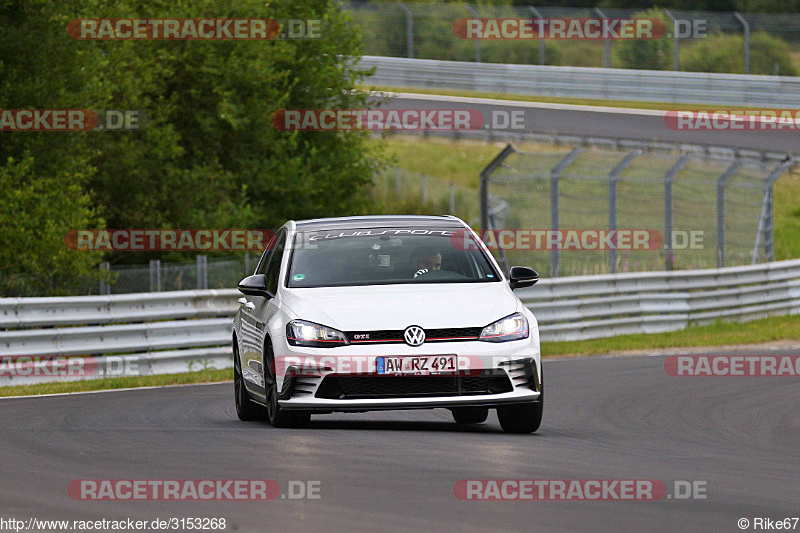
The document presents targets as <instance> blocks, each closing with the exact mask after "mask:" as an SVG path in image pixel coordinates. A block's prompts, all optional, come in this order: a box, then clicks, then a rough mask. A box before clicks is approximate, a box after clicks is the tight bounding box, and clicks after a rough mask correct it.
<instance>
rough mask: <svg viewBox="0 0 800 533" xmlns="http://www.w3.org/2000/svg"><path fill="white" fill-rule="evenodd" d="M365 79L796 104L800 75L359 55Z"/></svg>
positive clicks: (644, 98)
mask: <svg viewBox="0 0 800 533" xmlns="http://www.w3.org/2000/svg"><path fill="white" fill-rule="evenodd" d="M361 65H362V66H365V67H375V69H376V70H375V74H374V75H373V76H372V77H371V78H370V80H369V81H370V83H372V84H375V85H379V86H388V87H413V88H425V87H428V88H435V89H453V90H466V91H477V92H489V93H497V92H501V93H508V94H521V95H532V96H555V97H561V98H602V99H607V100H628V101H640V102H672V103H693V104H711V105H715V106H723V105H725V106H745V107H776V108H781V109H783V108H800V77H791V76H755V75H746V74H710V73H701V72H667V71H656V70H627V69H612V68H587V67H555V66H541V65H508V64H494V63H470V62H466V61H438V60H431V59H407V58H401V57H383V56H364V57H363V58H362V61H361Z"/></svg>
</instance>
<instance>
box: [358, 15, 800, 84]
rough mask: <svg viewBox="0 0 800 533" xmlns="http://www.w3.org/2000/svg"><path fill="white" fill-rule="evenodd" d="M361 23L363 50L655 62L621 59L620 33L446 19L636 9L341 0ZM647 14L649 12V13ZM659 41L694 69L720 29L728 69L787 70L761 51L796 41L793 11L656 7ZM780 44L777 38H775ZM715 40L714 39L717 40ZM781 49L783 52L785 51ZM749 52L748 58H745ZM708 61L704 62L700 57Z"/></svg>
mask: <svg viewBox="0 0 800 533" xmlns="http://www.w3.org/2000/svg"><path fill="white" fill-rule="evenodd" d="M343 6H344V8H345V9H347V10H349V11H350V12H351V13H352V16H353V20H354V21H355V22H356V23H357V24H358V25H359V26H360V27H361V29H362V35H363V39H364V54H365V55H376V56H390V57H409V58H418V59H440V60H453V61H477V62H486V63H512V64H536V65H564V66H578V67H612V68H654V67H653V66H641V65H640V64H637V62H636V60H632V61H631V60H629V61H626V60H625V56H624V53H623V54H622V55H621V54H620V53H619V52H620V47H625V46H627V45H625V44H622V43H624V42H625V41H624V40H613V39H612V40H603V39H594V40H592V39H585V40H584V39H582V40H577V39H562V40H544V39H542V40H534V41H530V40H499V39H498V40H495V39H473V40H467V39H461V38H459V37H458V36H456V35H455V33H454V31H453V24H454V23H455V21H457V20H459V19H469V18H518V19H530V20H536V19H557V18H569V19H589V18H594V19H604V18H609V19H630V18H634V17H639V18H642V17H645V18H646V17H647V15H643V14H642V12H643V10H642V9H612V8H602V9H598V8H594V9H592V8H572V7H533V6H494V5H479V4H468V3H448V4H434V3H417V2H400V1H397V2H361V1H349V2H344V4H343ZM651 16H652V14H651ZM660 18H662V19H663V20H664V27H665V28H666V35H665V36H664V37H663V38H662V39H663V41H664V43H665V46H660V47H656V48H657V49H658V50H656V53H657V54H658V55H660V56H663V57H654V58H653V60H654V61H656V62H657V63H658V64H659V67H658V68H662V69H664V70H669V69H673V70H680V69H683V68H687V67H688V68H687V69H688V70H700V69H698V68H697V66H698V64H702V63H704V57H703V56H704V55H707V54H703V53H702V52H698V51H695V52H693V51H692V47H693V45H695V44H698V43H699V42H700V41H702V40H704V39H708V38H715V37H716V38H719V37H720V36H722V37H724V36H728V37H735V39H730V38H728V39H727V40H724V42H723V41H719V42H720V43H721V44H722V45H723V46H724V47H725V48H726V49H727V48H729V47H733V46H736V47H737V49H735V50H734V49H730V50H727V52H728V53H730V54H731V58H732V62H731V64H730V65H726V67H730V68H729V70H727V71H728V72H740V73H747V74H749V73H754V74H776V75H778V74H780V75H793V74H795V72H796V69H795V68H794V67H792V65H791V62H790V60H782V59H781V60H776V59H773V58H769V59H765V57H764V52H765V49H766V48H770V49H774V48H772V47H774V46H776V45H775V43H772V42H769V38H766V39H765V38H764V35H767V36H769V37H777V38H780V39H781V40H782V41H784V43H785V45H786V46H788V48H789V49H791V50H794V51H797V50H799V49H800V13H741V14H740V13H725V12H711V11H683V10H663V14H661V15H660ZM777 46H779V47H780V45H777ZM716 48H719V47H716ZM787 57H788V56H787ZM751 58H752V61H751ZM706 66H707V65H706Z"/></svg>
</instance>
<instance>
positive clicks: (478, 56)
mask: <svg viewBox="0 0 800 533" xmlns="http://www.w3.org/2000/svg"><path fill="white" fill-rule="evenodd" d="M464 6H465V7H466V8H467V9H469V12H470V13H472V16H473V17H475V18H476V19H477V18H480V15H479V14H478V12H477V11H475V8H473V7H472V6H471V5H469V4H464ZM475 62H476V63H480V62H481V39H480V37H475Z"/></svg>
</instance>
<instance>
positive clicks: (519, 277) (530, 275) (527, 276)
mask: <svg viewBox="0 0 800 533" xmlns="http://www.w3.org/2000/svg"><path fill="white" fill-rule="evenodd" d="M537 281H539V273H538V272H536V271H535V270H534V269H532V268H528V267H511V275H510V276H509V279H508V283H509V285H511V290H514V289H521V288H523V287H530V286H531V285H535V284H536V282H537Z"/></svg>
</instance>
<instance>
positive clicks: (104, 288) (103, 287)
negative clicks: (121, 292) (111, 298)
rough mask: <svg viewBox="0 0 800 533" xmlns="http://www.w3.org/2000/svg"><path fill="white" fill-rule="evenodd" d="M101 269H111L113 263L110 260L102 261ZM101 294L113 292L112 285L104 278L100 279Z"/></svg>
mask: <svg viewBox="0 0 800 533" xmlns="http://www.w3.org/2000/svg"><path fill="white" fill-rule="evenodd" d="M100 271H101V272H102V271H106V272H110V271H111V265H110V264H109V262H108V261H103V262H102V263H100ZM100 294H111V286H110V285H109V284H108V283H106V282H105V280H102V279H101V280H100Z"/></svg>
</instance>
